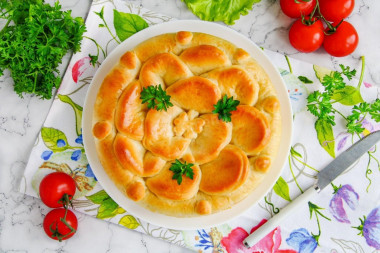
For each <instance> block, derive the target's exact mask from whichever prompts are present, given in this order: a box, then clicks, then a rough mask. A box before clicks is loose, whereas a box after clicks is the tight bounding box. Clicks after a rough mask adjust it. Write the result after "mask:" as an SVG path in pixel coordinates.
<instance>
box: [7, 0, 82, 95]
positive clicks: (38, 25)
mask: <svg viewBox="0 0 380 253" xmlns="http://www.w3.org/2000/svg"><path fill="white" fill-rule="evenodd" d="M0 9H1V11H0V19H6V20H7V22H6V24H5V26H4V27H3V28H2V30H1V31H0V76H1V75H3V71H4V70H5V69H9V70H10V72H11V76H12V78H13V80H14V90H15V92H16V93H17V94H18V95H19V96H21V97H22V95H23V93H33V94H36V95H37V96H38V97H40V98H43V99H50V98H51V97H52V89H53V88H58V87H59V85H60V83H61V78H60V76H59V70H58V65H59V64H60V63H61V62H62V58H63V56H64V55H65V54H66V53H67V52H68V51H69V50H72V51H73V52H77V51H79V50H80V42H81V40H82V35H83V33H84V32H85V30H86V28H85V26H84V21H83V19H82V18H80V17H77V18H73V17H72V16H71V11H61V6H60V5H59V3H58V2H55V5H54V6H50V5H49V4H45V3H44V1H42V0H27V1H23V0H12V1H9V0H0Z"/></svg>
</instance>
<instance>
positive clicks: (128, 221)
mask: <svg viewBox="0 0 380 253" xmlns="http://www.w3.org/2000/svg"><path fill="white" fill-rule="evenodd" d="M119 224H120V225H122V226H124V227H126V228H129V229H136V228H138V226H140V223H138V221H137V220H136V219H135V217H133V216H132V215H126V216H123V217H122V218H121V219H120V220H119Z"/></svg>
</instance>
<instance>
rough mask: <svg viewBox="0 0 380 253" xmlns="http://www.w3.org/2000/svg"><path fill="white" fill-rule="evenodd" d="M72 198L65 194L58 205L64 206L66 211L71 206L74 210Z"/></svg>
mask: <svg viewBox="0 0 380 253" xmlns="http://www.w3.org/2000/svg"><path fill="white" fill-rule="evenodd" d="M72 198H73V196H72V195H69V194H67V193H65V194H63V196H62V198H61V199H60V200H58V204H62V205H63V208H65V209H67V208H68V207H69V206H71V208H74V207H73V202H72V201H71V199H72Z"/></svg>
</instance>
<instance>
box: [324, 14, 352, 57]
mask: <svg viewBox="0 0 380 253" xmlns="http://www.w3.org/2000/svg"><path fill="white" fill-rule="evenodd" d="M332 25H333V26H336V25H337V23H333V24H332ZM326 32H327V33H330V32H331V31H329V30H327V31H326ZM358 43H359V35H358V33H357V31H356V29H355V27H353V26H352V25H351V24H350V23H348V22H346V21H343V22H342V23H341V24H340V25H339V26H338V27H337V28H336V31H335V32H334V33H332V34H329V35H326V36H325V40H324V42H323V47H324V48H325V50H326V52H327V53H329V54H330V55H332V56H335V57H343V56H347V55H349V54H351V53H352V52H354V51H355V49H356V47H357V46H358Z"/></svg>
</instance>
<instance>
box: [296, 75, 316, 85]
mask: <svg viewBox="0 0 380 253" xmlns="http://www.w3.org/2000/svg"><path fill="white" fill-rule="evenodd" d="M298 79H299V80H300V81H301V82H303V83H306V84H309V83H313V81H311V80H310V79H309V78H307V77H306V76H298Z"/></svg>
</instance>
